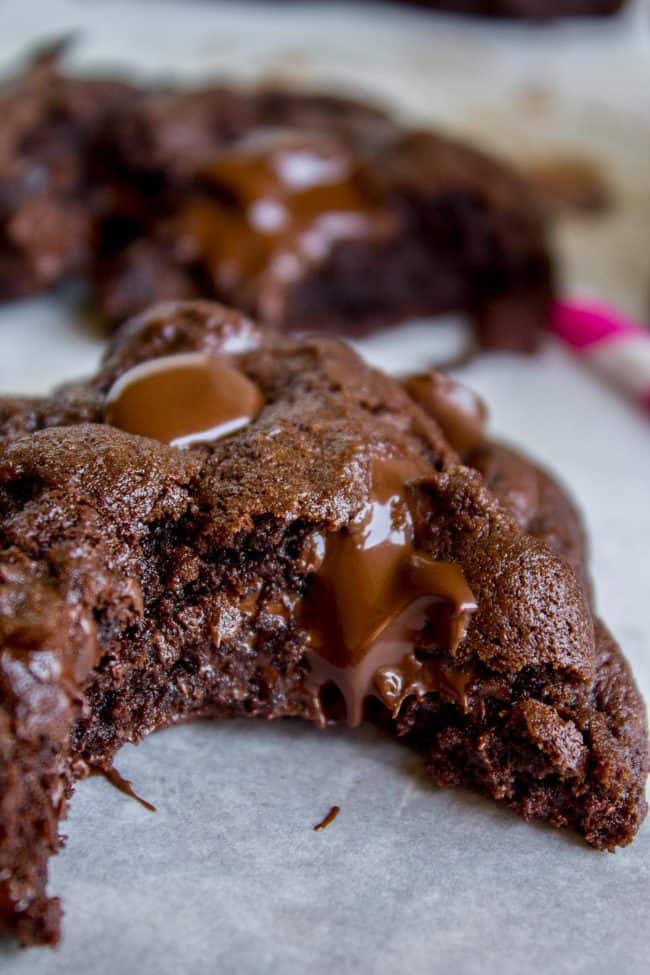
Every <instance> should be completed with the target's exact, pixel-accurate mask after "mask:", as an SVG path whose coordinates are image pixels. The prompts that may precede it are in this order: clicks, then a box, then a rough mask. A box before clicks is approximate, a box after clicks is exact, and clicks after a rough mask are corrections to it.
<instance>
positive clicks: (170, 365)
mask: <svg viewBox="0 0 650 975" xmlns="http://www.w3.org/2000/svg"><path fill="white" fill-rule="evenodd" d="M263 403H264V401H263V398H262V394H261V392H260V390H259V389H258V387H257V386H256V385H255V383H254V382H252V381H251V380H250V379H248V377H247V376H245V375H244V374H243V373H242V372H240V371H239V369H237V368H236V367H235V366H233V365H231V364H230V363H229V362H227V361H226V360H225V359H223V358H221V357H218V356H206V355H203V354H202V353H198V352H196V353H195V352H192V353H188V354H186V355H171V356H164V357H162V358H160V359H153V360H152V361H150V362H146V363H142V364H141V365H138V366H134V367H133V368H132V369H129V371H128V372H126V373H125V374H124V375H123V376H121V377H120V378H119V379H118V380H117V381H116V382H115V383H114V385H113V386H112V388H111V390H110V391H109V393H108V396H107V398H106V406H105V420H106V422H107V423H110V424H111V426H114V427H119V428H120V429H121V430H125V431H126V432H127V433H135V434H138V435H139V436H142V437H151V438H152V439H153V440H162V442H163V443H168V444H171V445H172V446H173V447H187V446H189V445H190V444H193V443H198V442H200V441H210V440H218V439H219V438H220V437H225V436H226V435H227V434H229V433H232V432H233V431H234V430H237V429H239V428H240V427H242V426H245V425H246V424H247V423H249V422H250V421H251V420H252V419H254V417H256V416H257V414H258V413H259V412H260V410H261V408H262V406H263Z"/></svg>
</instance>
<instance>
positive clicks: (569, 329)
mask: <svg viewBox="0 0 650 975" xmlns="http://www.w3.org/2000/svg"><path fill="white" fill-rule="evenodd" d="M551 329H552V331H553V332H554V333H555V334H556V335H557V336H558V337H559V338H560V339H562V341H563V342H564V343H565V344H566V345H568V346H569V348H571V349H572V350H573V352H575V354H576V355H578V356H579V357H580V358H581V359H583V360H584V361H585V362H586V363H587V364H588V365H589V366H590V367H591V368H593V369H594V370H595V371H596V372H597V373H599V375H601V376H603V378H605V379H606V380H607V381H608V382H610V383H611V384H612V385H614V386H617V387H618V388H619V389H621V390H622V391H623V392H625V393H627V395H628V396H630V397H632V399H634V400H636V402H637V403H639V405H640V406H641V407H642V409H644V410H645V411H646V413H647V414H648V416H650V332H649V331H648V330H647V329H645V328H643V327H642V326H641V325H638V324H637V323H636V322H633V321H632V320H631V319H629V318H626V317H625V316H624V315H621V314H620V313H619V312H617V311H614V310H613V309H611V308H608V307H607V306H606V305H603V304H601V303H600V302H596V301H589V300H580V301H558V302H556V304H555V307H554V310H553V316H552V321H551Z"/></svg>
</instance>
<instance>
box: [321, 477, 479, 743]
mask: <svg viewBox="0 0 650 975" xmlns="http://www.w3.org/2000/svg"><path fill="white" fill-rule="evenodd" d="M427 473H428V468H427V466H426V465H424V464H420V463H417V462H415V461H406V460H396V459H382V460H376V461H375V462H374V464H373V471H372V478H373V483H372V494H371V499H370V501H369V502H368V504H367V505H366V506H365V507H364V508H363V509H362V510H361V511H360V512H359V514H358V515H357V516H356V517H355V518H354V519H353V521H352V523H351V524H350V525H349V526H348V527H346V528H345V529H343V530H342V531H340V532H338V533H336V534H333V535H329V536H327V537H326V539H325V540H324V554H323V557H322V561H321V564H320V566H319V567H318V569H317V570H316V572H315V574H314V577H313V579H312V581H311V587H310V589H309V591H308V593H307V597H306V600H305V606H304V619H305V623H306V626H307V629H308V632H309V639H310V648H309V650H308V659H309V662H310V667H311V672H310V677H309V679H308V685H309V687H310V689H311V690H312V692H313V693H314V695H315V698H316V700H317V704H318V701H319V694H320V690H321V689H322V688H323V687H324V686H325V685H326V684H329V683H333V684H335V685H336V687H338V689H339V690H340V692H341V694H342V695H343V698H344V700H345V704H346V710H347V721H348V724H350V725H352V726H354V725H357V724H359V723H360V721H361V720H362V717H363V703H364V700H365V698H366V697H367V696H369V695H375V696H377V697H379V698H380V699H381V700H383V702H384V703H385V704H386V705H387V706H388V707H389V708H390V709H391V710H392V711H396V710H399V707H400V706H401V703H402V702H403V700H404V699H405V697H406V696H408V695H410V694H417V695H421V694H423V693H427V692H428V691H430V690H434V689H438V687H439V684H440V681H439V679H438V678H437V677H436V675H435V674H434V672H433V670H432V669H431V668H429V669H426V668H422V667H420V668H418V670H417V679H415V676H416V675H415V672H414V670H413V667H411V671H410V672H409V674H407V673H406V671H404V672H403V673H402V671H401V670H400V668H403V667H405V666H407V667H408V663H407V658H408V657H409V655H410V654H411V653H412V652H413V649H414V647H415V646H416V645H419V646H426V648H427V650H428V651H431V652H439V653H445V654H448V655H453V653H454V652H455V650H456V648H457V647H458V644H459V643H460V641H461V640H462V639H463V637H464V635H465V631H466V628H467V624H468V621H469V616H470V614H471V613H472V612H473V611H474V610H475V609H476V603H475V601H474V597H473V596H472V593H471V591H470V589H469V587H468V585H467V583H466V581H465V578H464V576H463V573H462V571H461V570H460V568H459V567H458V566H457V565H454V564H451V563H446V562H437V561H435V560H434V559H431V558H430V557H429V556H428V555H426V553H423V552H418V551H416V549H415V539H414V529H413V521H412V517H411V512H410V509H409V501H408V492H409V484H410V483H412V482H414V481H418V480H423V479H425V478H426V476H427ZM434 678H435V680H434ZM432 682H433V683H432ZM317 710H318V707H317ZM319 717H320V719H321V720H322V721H324V717H323V715H322V712H320V713H319Z"/></svg>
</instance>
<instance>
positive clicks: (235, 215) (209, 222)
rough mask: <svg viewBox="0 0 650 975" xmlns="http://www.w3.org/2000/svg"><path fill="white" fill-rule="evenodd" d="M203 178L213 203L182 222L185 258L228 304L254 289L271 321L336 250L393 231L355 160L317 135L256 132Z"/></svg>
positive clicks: (252, 301)
mask: <svg viewBox="0 0 650 975" xmlns="http://www.w3.org/2000/svg"><path fill="white" fill-rule="evenodd" d="M201 176H202V179H203V182H204V184H205V185H206V186H207V188H208V195H207V196H206V197H205V198H204V199H201V200H197V201H195V202H193V203H191V204H190V205H188V207H187V208H186V209H185V211H184V212H183V214H182V215H181V218H180V220H181V238H182V248H181V250H182V256H183V257H186V258H188V259H189V260H193V259H199V260H202V261H205V263H206V264H207V267H208V270H209V272H210V273H211V275H212V277H213V278H214V281H215V285H216V287H217V289H218V290H219V291H220V292H222V293H224V294H226V295H228V294H232V293H233V291H234V290H235V289H236V290H237V294H238V295H241V294H242V290H241V289H244V293H245V291H246V286H247V282H249V286H248V290H249V291H250V292H251V293H249V294H248V295H247V299H248V304H249V305H250V306H254V307H255V308H256V310H257V312H258V314H260V315H261V317H262V318H263V319H264V320H265V321H272V322H273V321H279V320H280V319H281V317H282V315H283V313H284V307H283V302H284V298H283V295H284V293H285V289H286V285H287V284H289V283H291V282H293V281H295V280H296V279H298V278H299V277H300V276H301V275H302V274H303V273H304V270H305V268H306V267H310V266H313V265H316V264H319V263H321V262H322V261H323V260H325V259H326V258H327V256H328V255H329V253H330V252H331V249H332V247H333V246H334V245H335V244H336V243H337V242H338V241H340V240H345V239H351V238H355V237H367V236H372V235H376V234H377V233H381V232H382V229H384V228H385V225H386V222H387V218H386V216H385V215H380V214H379V211H378V209H377V208H376V207H375V205H374V202H373V198H372V193H371V191H370V189H369V187H368V186H367V185H365V184H366V181H365V180H364V179H363V178H362V175H361V173H360V171H359V168H358V165H357V164H356V163H355V162H354V160H353V159H352V158H351V156H350V154H349V152H348V151H347V150H346V149H345V148H344V146H343V145H341V144H340V143H338V142H337V141H335V140H333V139H331V138H328V137H325V136H323V135H319V134H316V133H312V134H305V133H297V132H294V131H289V130H284V129H260V130H257V131H256V132H254V133H252V134H251V135H249V136H247V137H245V138H243V139H242V140H241V141H240V142H239V143H237V144H236V145H234V146H232V147H230V148H227V149H224V150H223V151H222V152H221V153H220V154H219V155H218V156H217V158H216V159H215V160H214V162H212V163H211V164H210V165H209V166H206V167H204V168H203V170H202V172H201Z"/></svg>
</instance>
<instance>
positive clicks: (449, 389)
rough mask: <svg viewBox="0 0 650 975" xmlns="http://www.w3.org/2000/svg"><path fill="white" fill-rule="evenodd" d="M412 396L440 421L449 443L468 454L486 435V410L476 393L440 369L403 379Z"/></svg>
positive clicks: (460, 451) (462, 452)
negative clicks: (439, 370)
mask: <svg viewBox="0 0 650 975" xmlns="http://www.w3.org/2000/svg"><path fill="white" fill-rule="evenodd" d="M403 385H404V388H405V389H406V391H407V393H408V394H409V396H411V397H412V399H414V400H415V401H416V403H418V404H419V405H420V406H421V407H422V409H423V410H424V411H425V412H426V413H428V414H429V416H431V417H433V419H434V420H436V422H437V423H438V424H439V426H440V427H441V429H442V432H443V433H444V435H445V436H446V438H447V440H448V441H449V443H450V444H451V445H452V447H454V449H455V450H457V451H458V453H459V454H465V453H467V452H468V451H470V450H472V449H473V448H474V447H476V446H477V445H478V444H479V443H480V442H481V440H482V439H483V436H484V433H485V423H486V420H487V410H486V408H485V405H484V403H483V402H482V401H481V400H480V399H479V397H478V396H477V395H476V393H474V392H472V390H471V389H468V388H467V386H463V385H462V384H461V383H458V382H456V380H454V379H452V378H451V377H450V376H446V375H444V374H443V373H440V372H423V373H417V374H415V375H413V376H407V378H406V379H405V380H403Z"/></svg>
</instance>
